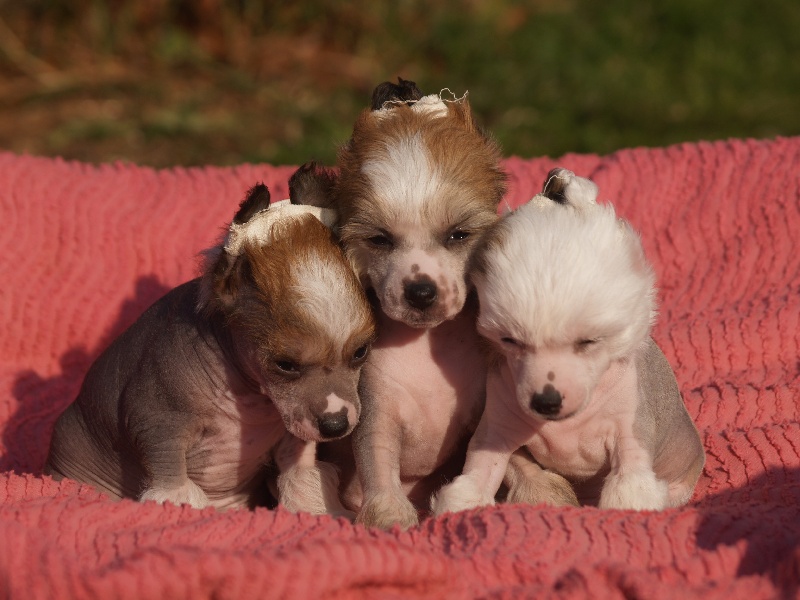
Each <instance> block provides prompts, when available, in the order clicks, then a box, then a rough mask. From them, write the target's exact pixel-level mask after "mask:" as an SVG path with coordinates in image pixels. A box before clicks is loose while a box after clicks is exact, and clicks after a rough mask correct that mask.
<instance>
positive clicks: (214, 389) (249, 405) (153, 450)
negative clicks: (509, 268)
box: [46, 185, 374, 513]
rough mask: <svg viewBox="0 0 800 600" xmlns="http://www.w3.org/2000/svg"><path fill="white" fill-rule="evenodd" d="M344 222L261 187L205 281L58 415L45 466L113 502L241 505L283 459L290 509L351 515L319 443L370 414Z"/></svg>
mask: <svg viewBox="0 0 800 600" xmlns="http://www.w3.org/2000/svg"><path fill="white" fill-rule="evenodd" d="M293 200H299V201H303V198H299V199H297V198H293ZM330 216H331V215H330V214H326V213H325V212H324V211H320V210H319V209H317V208H312V207H298V206H294V205H291V204H289V202H288V201H284V202H281V203H277V204H273V205H270V195H269V191H268V190H267V188H266V187H265V186H263V185H257V186H255V187H254V188H253V189H251V190H250V192H249V193H248V195H247V197H246V199H245V200H244V201H243V202H242V204H241V206H240V208H239V210H238V212H237V213H236V216H235V217H234V219H233V222H232V223H231V224H230V228H229V231H228V234H227V236H226V238H225V239H224V241H223V242H222V243H221V244H220V245H218V246H217V247H215V248H213V249H211V250H210V251H209V252H208V253H207V264H206V267H205V272H204V274H203V276H202V277H200V278H198V279H195V280H193V281H190V282H188V283H185V284H183V285H180V286H178V287H177V288H175V289H174V290H172V291H171V292H169V293H168V294H167V295H166V296H164V297H163V298H162V299H160V300H159V301H157V302H156V303H155V304H154V305H153V306H152V307H151V308H149V309H148V310H147V311H146V312H145V313H144V314H142V316H141V317H140V318H139V319H138V320H137V321H136V322H135V323H134V324H133V325H132V326H131V327H130V328H129V329H128V330H127V331H125V332H124V333H123V334H122V335H120V336H119V337H118V338H117V339H116V340H115V341H114V342H113V343H112V344H111V346H110V347H109V348H108V349H107V350H105V352H103V353H102V354H101V355H100V357H99V358H98V359H97V361H96V362H95V363H94V364H93V365H92V367H91V368H90V370H89V372H88V374H87V375H86V378H85V380H84V383H83V386H82V388H81V390H80V393H79V395H78V397H77V399H76V400H75V402H74V403H73V404H71V405H70V406H69V407H68V408H67V409H66V410H65V412H64V413H63V414H62V415H61V417H60V418H59V419H58V421H57V423H56V426H55V431H54V433H53V438H52V442H51V447H50V454H49V457H48V461H47V466H46V472H47V473H49V474H52V475H53V476H54V477H56V478H59V479H60V478H63V477H69V478H71V479H76V480H78V481H82V482H86V483H89V484H91V485H93V486H95V487H97V488H98V489H100V490H102V491H104V492H106V493H107V494H109V495H110V496H112V497H114V498H120V497H129V498H135V499H140V500H143V501H144V500H155V501H157V502H164V501H170V502H173V503H176V504H181V503H187V504H190V505H192V506H194V507H198V508H199V507H204V506H209V505H211V506H216V507H220V508H227V507H236V506H243V505H255V504H258V503H259V502H260V499H262V498H263V497H268V496H269V494H268V493H267V490H266V486H267V483H266V478H267V471H268V465H274V466H276V467H277V470H278V472H279V475H278V480H277V488H278V500H279V501H280V502H281V503H282V504H283V505H284V506H286V507H287V508H288V509H290V510H293V511H308V512H313V513H323V512H331V513H342V512H344V509H343V508H342V506H341V503H340V501H339V499H338V478H337V475H336V471H335V469H334V468H333V467H332V466H331V465H328V464H323V463H320V462H318V461H317V460H316V444H317V442H320V441H323V440H331V439H336V438H340V437H342V436H346V435H348V434H349V433H350V432H351V431H352V430H353V428H354V427H355V425H356V423H357V421H358V419H359V416H360V412H361V405H360V401H359V397H358V393H357V385H358V379H359V375H360V372H361V368H362V365H363V363H364V361H365V359H366V357H367V353H368V350H369V346H370V343H371V342H372V339H373V336H374V321H373V318H372V314H371V309H370V306H369V304H368V302H367V299H366V296H365V295H364V292H363V290H362V288H361V286H360V284H359V281H358V279H357V278H356V276H355V273H354V272H353V270H352V268H351V266H350V264H349V263H348V261H347V260H346V258H345V256H344V254H343V252H342V251H341V249H340V248H339V246H338V242H337V240H336V239H334V237H333V236H332V233H331V231H330V229H329V228H328V227H327V226H326V225H324V224H323V223H322V222H320V218H326V217H330ZM327 220H328V221H330V218H328V219H327ZM273 468H274V467H273Z"/></svg>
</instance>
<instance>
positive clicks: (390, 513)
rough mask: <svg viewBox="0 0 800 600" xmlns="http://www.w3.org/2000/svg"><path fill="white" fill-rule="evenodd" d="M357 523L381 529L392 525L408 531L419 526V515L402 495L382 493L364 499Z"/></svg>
mask: <svg viewBox="0 0 800 600" xmlns="http://www.w3.org/2000/svg"><path fill="white" fill-rule="evenodd" d="M356 523H361V524H362V525H366V526H367V527H380V528H381V529H389V528H390V527H391V526H392V525H399V526H400V527H402V528H403V529H408V528H409V527H413V526H415V525H418V524H419V515H418V514H417V509H416V508H414V505H413V504H411V502H410V501H409V500H408V498H406V497H405V496H403V495H402V494H391V493H388V492H381V493H379V494H376V495H374V496H371V497H369V498H366V499H364V503H363V504H362V505H361V510H360V511H359V512H358V515H357V516H356Z"/></svg>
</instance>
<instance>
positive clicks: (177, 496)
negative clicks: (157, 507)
mask: <svg viewBox="0 0 800 600" xmlns="http://www.w3.org/2000/svg"><path fill="white" fill-rule="evenodd" d="M147 500H153V501H154V502H158V503H159V504H163V503H164V502H172V503H173V504H176V505H181V504H188V505H189V506H192V507H193V508H205V507H206V506H208V505H209V504H210V503H209V500H208V496H206V493H205V492H204V491H203V490H202V489H200V487H199V486H198V485H197V484H196V483H195V482H194V481H192V480H191V479H187V480H186V483H184V484H183V485H181V486H180V487H176V488H160V487H151V488H148V489H146V490H145V491H144V492H142V495H141V496H139V501H140V502H146V501H147Z"/></svg>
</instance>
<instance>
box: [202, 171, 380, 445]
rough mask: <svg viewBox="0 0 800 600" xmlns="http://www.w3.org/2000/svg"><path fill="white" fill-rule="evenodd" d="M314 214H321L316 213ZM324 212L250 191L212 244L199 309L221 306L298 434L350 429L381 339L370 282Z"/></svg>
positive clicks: (247, 361) (338, 433) (247, 365)
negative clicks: (366, 286)
mask: <svg viewBox="0 0 800 600" xmlns="http://www.w3.org/2000/svg"><path fill="white" fill-rule="evenodd" d="M315 215H316V216H315ZM327 216H328V215H327V214H325V213H324V212H321V211H319V210H318V209H316V210H315V209H313V208H311V207H299V206H295V205H290V204H289V203H288V201H284V202H280V203H277V204H273V205H270V197H269V192H268V191H267V188H266V187H265V186H263V185H257V186H255V187H254V188H253V189H251V190H250V191H249V193H248V195H247V198H246V199H245V200H244V202H243V203H242V205H241V206H240V208H239V211H238V212H237V214H236V216H235V217H234V220H233V223H232V224H231V227H230V231H229V233H228V235H227V237H226V239H225V242H224V243H223V244H222V245H220V246H219V247H217V248H215V249H214V250H212V251H211V252H209V259H208V265H207V269H206V273H205V275H204V282H203V287H204V294H203V297H202V298H201V306H200V308H201V310H203V311H204V312H205V313H206V314H211V313H214V312H215V311H218V312H221V313H222V314H223V315H224V317H225V319H226V323H227V324H228V327H229V328H230V331H231V336H232V338H233V340H234V343H235V344H236V347H237V352H236V355H237V356H238V357H240V360H241V362H242V363H243V364H242V365H240V366H241V367H242V368H243V370H244V371H245V372H246V373H248V374H249V375H250V376H251V377H252V378H253V379H254V380H255V381H256V383H257V385H258V386H259V388H260V390H261V393H263V394H265V395H267V396H268V397H269V398H270V399H271V401H272V402H274V404H275V406H276V408H277V409H278V411H279V412H280V414H281V416H282V418H283V421H284V423H285V424H286V428H287V429H288V430H289V431H290V432H291V433H292V434H294V435H295V436H297V437H299V438H301V439H304V440H309V441H312V440H313V441H321V440H329V439H335V438H339V437H342V436H344V435H347V434H349V433H350V432H351V431H352V430H353V428H354V427H355V425H356V423H357V422H358V419H359V416H360V413H361V404H360V402H359V398H358V392H357V384H358V378H359V374H360V371H361V366H362V365H363V363H364V361H365V359H366V357H367V353H368V351H369V346H370V344H371V342H372V339H373V337H374V323H373V319H372V313H371V310H370V307H369V304H368V302H367V299H366V297H365V295H364V292H363V290H362V289H361V286H360V284H359V282H358V279H357V278H356V276H355V273H354V272H353V270H352V268H351V266H350V265H349V263H348V262H347V260H346V259H345V256H344V253H343V252H342V250H341V249H340V248H339V246H338V244H337V241H336V240H335V239H334V238H333V236H332V234H331V231H330V229H329V228H328V227H327V226H326V225H324V224H323V223H322V222H321V221H320V219H319V217H322V218H323V219H325V218H327Z"/></svg>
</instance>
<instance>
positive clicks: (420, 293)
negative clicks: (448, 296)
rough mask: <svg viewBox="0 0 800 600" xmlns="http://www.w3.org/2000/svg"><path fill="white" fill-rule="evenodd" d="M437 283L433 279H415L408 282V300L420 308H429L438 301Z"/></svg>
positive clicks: (405, 293)
mask: <svg viewBox="0 0 800 600" xmlns="http://www.w3.org/2000/svg"><path fill="white" fill-rule="evenodd" d="M436 295H437V290H436V284H435V283H433V282H432V281H414V282H413V283H408V284H406V289H405V291H404V296H405V297H406V301H407V302H408V303H409V304H410V305H411V306H413V307H414V308H418V309H420V310H422V309H424V308H428V307H429V306H430V305H431V304H433V303H434V302H435V301H436Z"/></svg>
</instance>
